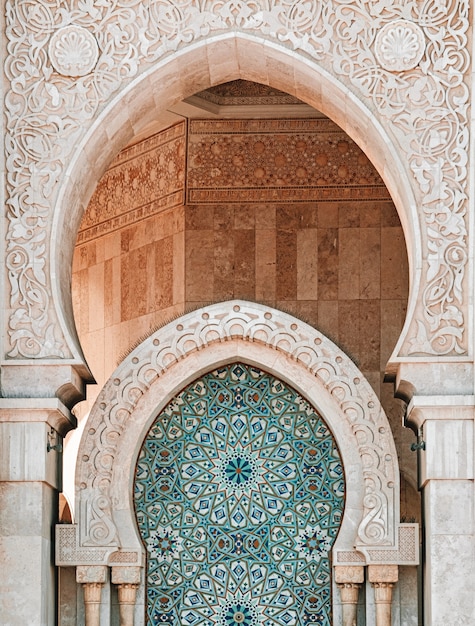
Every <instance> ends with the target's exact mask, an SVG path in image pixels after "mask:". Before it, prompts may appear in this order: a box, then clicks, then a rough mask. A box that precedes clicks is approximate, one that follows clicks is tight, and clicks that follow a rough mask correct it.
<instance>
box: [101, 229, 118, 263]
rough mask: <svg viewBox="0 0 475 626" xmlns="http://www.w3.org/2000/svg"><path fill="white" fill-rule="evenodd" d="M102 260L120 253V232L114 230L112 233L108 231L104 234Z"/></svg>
mask: <svg viewBox="0 0 475 626" xmlns="http://www.w3.org/2000/svg"><path fill="white" fill-rule="evenodd" d="M103 240H104V260H106V259H112V258H113V257H118V256H120V254H121V247H120V241H121V237H120V232H119V231H115V232H112V233H108V234H107V235H104V237H103Z"/></svg>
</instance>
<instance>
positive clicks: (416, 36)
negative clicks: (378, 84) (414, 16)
mask: <svg viewBox="0 0 475 626" xmlns="http://www.w3.org/2000/svg"><path fill="white" fill-rule="evenodd" d="M375 51H376V58H377V59H378V61H379V63H380V64H381V66H382V67H383V68H384V69H385V70H389V71H390V72H403V71H406V70H413V69H415V68H416V67H417V66H418V65H419V62H420V61H421V59H422V57H423V55H424V51H425V41H424V33H423V32H422V29H421V28H420V27H419V26H418V25H417V24H414V22H408V21H407V20H397V21H396V22H391V23H389V24H386V25H385V26H383V28H382V29H381V30H380V31H379V33H378V34H377V36H376V42H375Z"/></svg>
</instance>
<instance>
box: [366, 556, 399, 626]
mask: <svg viewBox="0 0 475 626" xmlns="http://www.w3.org/2000/svg"><path fill="white" fill-rule="evenodd" d="M368 580H369V582H370V583H371V585H372V587H373V589H374V603H375V606H376V626H391V623H392V622H391V603H392V599H393V587H394V584H395V583H397V580H398V566H397V565H368Z"/></svg>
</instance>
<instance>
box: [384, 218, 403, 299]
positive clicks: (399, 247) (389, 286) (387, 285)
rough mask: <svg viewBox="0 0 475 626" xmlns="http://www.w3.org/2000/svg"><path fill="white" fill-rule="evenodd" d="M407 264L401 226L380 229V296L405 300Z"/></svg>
mask: <svg viewBox="0 0 475 626" xmlns="http://www.w3.org/2000/svg"><path fill="white" fill-rule="evenodd" d="M407 288H408V264H407V253H406V247H405V241H404V235H403V232H402V229H401V228H398V227H391V228H382V229H381V298H382V299H390V300H394V299H395V298H401V299H406V300H407V295H408V290H407Z"/></svg>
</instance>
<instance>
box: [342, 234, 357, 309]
mask: <svg viewBox="0 0 475 626" xmlns="http://www.w3.org/2000/svg"><path fill="white" fill-rule="evenodd" d="M338 238H339V246H338V297H339V298H341V299H343V300H357V299H358V298H359V295H360V231H359V229H358V228H340V230H339V234H338Z"/></svg>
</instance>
